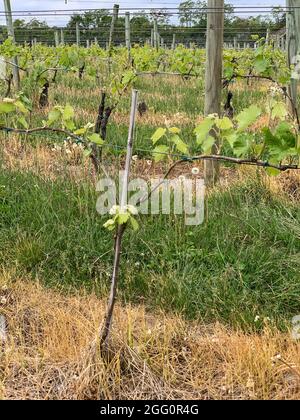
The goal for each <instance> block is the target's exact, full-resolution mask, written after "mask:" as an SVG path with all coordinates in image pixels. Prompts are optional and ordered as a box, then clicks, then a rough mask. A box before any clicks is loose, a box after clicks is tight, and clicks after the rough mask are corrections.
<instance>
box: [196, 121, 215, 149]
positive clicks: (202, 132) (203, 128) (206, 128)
mask: <svg viewBox="0 0 300 420" xmlns="http://www.w3.org/2000/svg"><path fill="white" fill-rule="evenodd" d="M214 124H215V120H214V119H213V118H205V119H204V120H203V121H202V122H201V123H200V124H199V125H198V126H197V127H196V128H195V130H194V133H195V134H196V137H197V143H198V144H199V145H201V144H202V143H203V142H204V140H205V139H206V137H207V136H208V135H209V133H210V131H211V129H212V128H213V126H214Z"/></svg>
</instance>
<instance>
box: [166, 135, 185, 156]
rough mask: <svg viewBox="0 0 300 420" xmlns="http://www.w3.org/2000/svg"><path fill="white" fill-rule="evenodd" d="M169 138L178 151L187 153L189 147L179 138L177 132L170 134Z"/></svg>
mask: <svg viewBox="0 0 300 420" xmlns="http://www.w3.org/2000/svg"><path fill="white" fill-rule="evenodd" d="M170 140H171V142H172V143H174V144H175V145H176V149H177V150H178V152H181V153H188V151H189V149H188V147H187V145H186V144H185V143H184V141H183V140H181V138H180V137H179V136H178V135H177V134H174V136H172V137H171V139H170Z"/></svg>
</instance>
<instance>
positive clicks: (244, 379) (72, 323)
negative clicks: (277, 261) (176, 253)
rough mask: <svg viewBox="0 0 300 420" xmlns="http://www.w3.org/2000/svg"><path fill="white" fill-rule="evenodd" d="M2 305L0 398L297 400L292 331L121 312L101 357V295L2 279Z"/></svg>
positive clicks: (299, 358) (297, 354)
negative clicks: (230, 326)
mask: <svg viewBox="0 0 300 420" xmlns="http://www.w3.org/2000/svg"><path fill="white" fill-rule="evenodd" d="M0 299H1V305H0V313H1V315H2V317H5V320H6V335H7V338H6V340H5V341H3V340H2V350H1V357H0V397H1V398H2V399H37V400H38V399H100V398H102V399H125V400H126V399H142V398H149V399H172V398H182V399H187V400H188V399H298V398H300V346H299V344H298V343H296V342H295V341H293V340H292V338H290V336H289V335H287V334H282V333H279V332H274V331H270V330H269V329H266V330H265V331H264V333H262V334H261V335H258V334H244V333H242V332H240V331H233V330H229V329H226V328H224V327H223V326H221V325H218V324H216V325H209V326H203V325H200V324H198V323H196V322H195V323H187V322H184V321H183V320H182V319H181V318H180V317H178V316H173V317H172V316H166V315H164V314H163V313H159V314H157V315H148V314H146V313H145V308H144V307H142V306H140V307H131V306H127V307H126V308H124V307H121V306H118V307H117V309H116V315H115V318H114V327H113V334H112V337H111V342H110V353H109V357H108V359H105V360H104V359H103V358H101V356H100V354H99V353H98V352H97V351H94V348H93V347H91V343H93V342H95V338H96V335H97V334H96V333H97V331H98V328H99V325H100V323H101V320H102V316H103V313H104V305H105V302H103V301H101V300H99V299H97V297H96V296H93V295H86V294H84V293H81V294H79V293H78V295H77V296H64V295H61V294H59V293H58V292H54V291H51V290H46V289H44V288H43V287H42V286H41V285H39V284H36V283H35V284H33V283H28V282H26V281H20V280H16V281H14V282H13V283H12V281H11V279H10V278H9V276H8V275H6V276H5V275H3V276H2V277H1V280H0ZM96 348H97V347H96ZM274 361H275V363H274Z"/></svg>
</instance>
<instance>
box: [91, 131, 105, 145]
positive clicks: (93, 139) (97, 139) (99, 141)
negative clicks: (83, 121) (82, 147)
mask: <svg viewBox="0 0 300 420" xmlns="http://www.w3.org/2000/svg"><path fill="white" fill-rule="evenodd" d="M88 139H89V140H90V141H91V142H92V143H95V144H98V145H99V146H102V145H103V144H104V140H103V139H102V138H101V136H100V134H97V133H94V134H92V135H91V136H89V137H88Z"/></svg>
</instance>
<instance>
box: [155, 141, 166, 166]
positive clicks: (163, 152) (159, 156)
mask: <svg viewBox="0 0 300 420" xmlns="http://www.w3.org/2000/svg"><path fill="white" fill-rule="evenodd" d="M168 151H169V147H168V146H165V145H164V144H162V145H160V146H156V147H155V149H154V150H153V156H154V160H155V162H159V161H161V160H163V159H166V157H167V153H168ZM160 153H161V154H160Z"/></svg>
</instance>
